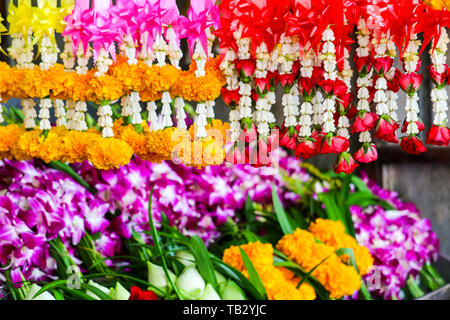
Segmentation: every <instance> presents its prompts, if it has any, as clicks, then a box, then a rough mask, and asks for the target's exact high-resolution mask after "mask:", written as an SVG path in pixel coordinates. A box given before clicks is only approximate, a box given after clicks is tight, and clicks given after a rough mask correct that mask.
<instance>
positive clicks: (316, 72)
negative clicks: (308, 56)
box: [311, 67, 324, 84]
mask: <svg viewBox="0 0 450 320" xmlns="http://www.w3.org/2000/svg"><path fill="white" fill-rule="evenodd" d="M323 73H324V70H323V69H322V68H321V67H313V72H312V76H311V79H313V80H314V81H315V82H316V84H318V83H319V81H320V80H322V79H323Z"/></svg>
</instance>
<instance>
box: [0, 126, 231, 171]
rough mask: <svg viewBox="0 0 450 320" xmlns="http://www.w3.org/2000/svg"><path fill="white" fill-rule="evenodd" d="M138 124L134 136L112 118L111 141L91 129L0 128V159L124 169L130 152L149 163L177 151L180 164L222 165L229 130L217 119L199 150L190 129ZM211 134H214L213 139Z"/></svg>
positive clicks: (131, 131)
mask: <svg viewBox="0 0 450 320" xmlns="http://www.w3.org/2000/svg"><path fill="white" fill-rule="evenodd" d="M141 126H142V132H138V131H136V129H135V128H134V126H133V125H129V126H123V120H116V121H114V123H112V125H111V130H112V131H113V135H114V137H115V138H114V139H111V140H108V139H110V138H109V137H108V138H106V137H102V132H101V131H100V132H99V131H97V130H95V129H93V128H91V129H89V130H87V131H85V132H81V131H71V130H68V129H67V128H65V127H61V126H60V127H52V128H50V129H49V130H48V133H47V135H46V136H44V135H42V130H41V129H39V128H36V129H34V130H31V131H25V130H24V128H23V127H20V126H18V125H16V124H12V125H7V126H0V133H2V135H1V136H2V139H0V156H1V158H2V159H16V160H27V159H30V158H39V159H42V160H43V161H45V162H52V161H64V162H69V163H78V162H83V161H85V160H89V161H91V162H92V163H93V165H94V166H95V167H96V168H99V169H103V170H107V169H111V168H118V167H120V166H123V165H126V164H127V163H129V162H130V159H131V157H132V156H133V155H134V154H135V155H137V156H139V157H140V158H142V159H146V160H150V161H154V162H161V161H163V160H173V156H174V154H173V153H174V152H176V150H177V148H179V149H180V150H181V152H180V153H179V154H177V155H176V156H178V158H177V159H179V160H180V161H181V162H182V163H185V164H186V165H193V166H205V165H217V164H221V163H223V162H224V159H225V153H224V149H223V147H224V144H225V143H226V141H224V138H225V137H226V131H227V130H228V128H229V126H228V124H226V123H225V124H224V123H222V122H221V121H220V120H213V122H212V124H211V125H209V124H208V125H207V126H206V131H207V132H208V139H205V140H204V141H201V142H200V146H198V145H197V144H196V142H195V141H194V140H195V139H194V136H195V135H194V126H191V127H190V129H189V130H179V129H174V128H166V129H161V130H157V131H150V128H149V126H148V125H147V123H146V122H145V121H143V122H142V123H141ZM215 130H217V131H218V132H220V135H214V132H215ZM184 138H186V139H185V140H183V139H184ZM108 148H114V152H110V153H108V152H107V151H108ZM208 150H209V151H212V156H211V157H208V154H209V152H208ZM196 153H200V155H196ZM203 154H205V156H203Z"/></svg>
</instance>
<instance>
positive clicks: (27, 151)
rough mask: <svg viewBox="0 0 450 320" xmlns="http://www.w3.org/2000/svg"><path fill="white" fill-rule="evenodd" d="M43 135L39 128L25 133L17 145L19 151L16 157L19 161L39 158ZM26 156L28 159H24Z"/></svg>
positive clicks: (16, 152)
mask: <svg viewBox="0 0 450 320" xmlns="http://www.w3.org/2000/svg"><path fill="white" fill-rule="evenodd" d="M41 134H42V130H41V129H39V128H36V129H34V130H30V131H26V132H24V133H23V134H22V136H21V137H20V139H19V142H18V143H17V146H18V149H16V150H15V152H14V153H15V155H14V157H15V158H16V159H17V160H23V159H26V158H39V155H40V151H41V150H40V148H41ZM24 155H26V157H24Z"/></svg>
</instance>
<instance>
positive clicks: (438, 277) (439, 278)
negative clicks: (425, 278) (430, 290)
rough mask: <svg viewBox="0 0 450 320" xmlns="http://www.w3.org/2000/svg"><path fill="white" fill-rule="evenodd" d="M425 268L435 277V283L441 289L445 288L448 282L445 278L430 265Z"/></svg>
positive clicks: (427, 264)
mask: <svg viewBox="0 0 450 320" xmlns="http://www.w3.org/2000/svg"><path fill="white" fill-rule="evenodd" d="M424 268H425V269H426V270H427V271H428V273H429V274H430V275H431V276H432V277H433V279H434V281H436V283H437V284H438V285H439V287H443V286H445V284H446V282H445V280H444V278H442V276H441V275H440V274H439V272H438V271H437V270H436V269H435V268H434V267H433V266H432V265H431V264H429V263H426V264H425V266H424Z"/></svg>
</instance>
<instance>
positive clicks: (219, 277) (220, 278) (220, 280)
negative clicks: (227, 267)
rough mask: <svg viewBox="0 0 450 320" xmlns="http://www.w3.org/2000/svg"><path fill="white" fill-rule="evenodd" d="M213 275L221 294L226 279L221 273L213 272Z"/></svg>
mask: <svg viewBox="0 0 450 320" xmlns="http://www.w3.org/2000/svg"><path fill="white" fill-rule="evenodd" d="M214 274H215V275H216V280H217V284H218V285H219V291H220V292H222V290H223V289H225V286H226V285H227V278H225V277H224V276H223V275H222V274H221V273H219V272H217V271H215V270H214Z"/></svg>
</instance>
